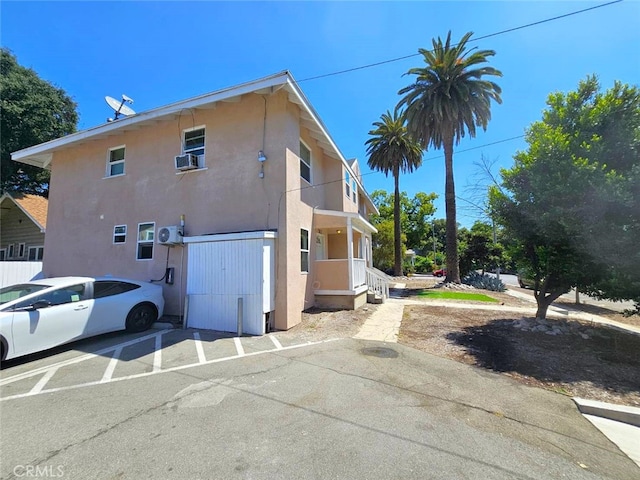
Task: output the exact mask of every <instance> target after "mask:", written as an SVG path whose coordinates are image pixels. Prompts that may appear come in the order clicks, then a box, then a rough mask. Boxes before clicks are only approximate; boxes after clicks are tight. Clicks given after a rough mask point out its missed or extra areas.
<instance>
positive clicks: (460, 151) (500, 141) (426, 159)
mask: <svg viewBox="0 0 640 480" xmlns="http://www.w3.org/2000/svg"><path fill="white" fill-rule="evenodd" d="M523 137H524V135H517V136H515V137H509V138H505V139H502V140H498V141H495V142H491V143H485V144H484V145H479V146H477V147H470V148H465V149H464V150H458V151H456V152H454V153H455V154H458V153H463V152H469V151H471V150H478V149H479V148H484V147H489V146H491V145H497V144H498V143H505V142H510V141H511V140H517V139H519V138H523ZM443 157H444V154H441V155H438V156H434V157H429V158H425V159H424V160H423V161H425V162H426V161H430V160H438V159H440V158H443ZM375 173H380V172H379V171H377V170H373V171H371V172H367V173H361V174H360V176H361V177H366V176H367V175H373V174H375ZM343 181H344V180H343V179H342V178H340V179H338V180H329V181H328V182H323V183H316V184H314V185H307V186H304V187H300V188H292V189H291V190H286V191H285V192H284V193H290V192H297V191H301V190H307V189H308V188H316V187H322V186H323V185H330V184H332V183H337V182H343Z"/></svg>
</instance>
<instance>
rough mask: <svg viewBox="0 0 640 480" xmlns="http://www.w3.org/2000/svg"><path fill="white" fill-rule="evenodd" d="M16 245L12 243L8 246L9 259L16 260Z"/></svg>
mask: <svg viewBox="0 0 640 480" xmlns="http://www.w3.org/2000/svg"><path fill="white" fill-rule="evenodd" d="M15 248H16V247H15V245H14V244H13V243H10V244H9V245H7V258H15V257H14V255H15Z"/></svg>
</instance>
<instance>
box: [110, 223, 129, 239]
mask: <svg viewBox="0 0 640 480" xmlns="http://www.w3.org/2000/svg"><path fill="white" fill-rule="evenodd" d="M126 241H127V226H126V225H116V226H115V227H113V243H125V242H126Z"/></svg>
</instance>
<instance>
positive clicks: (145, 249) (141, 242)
mask: <svg viewBox="0 0 640 480" xmlns="http://www.w3.org/2000/svg"><path fill="white" fill-rule="evenodd" d="M155 231H156V224H155V222H147V223H139V224H138V242H137V243H138V246H137V249H136V260H151V259H152V258H153V242H154V238H155Z"/></svg>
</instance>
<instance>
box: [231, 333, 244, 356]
mask: <svg viewBox="0 0 640 480" xmlns="http://www.w3.org/2000/svg"><path fill="white" fill-rule="evenodd" d="M233 342H234V343H235V344H236V351H237V352H238V356H239V357H242V356H244V348H242V343H240V338H239V337H233Z"/></svg>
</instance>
